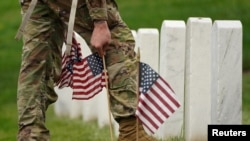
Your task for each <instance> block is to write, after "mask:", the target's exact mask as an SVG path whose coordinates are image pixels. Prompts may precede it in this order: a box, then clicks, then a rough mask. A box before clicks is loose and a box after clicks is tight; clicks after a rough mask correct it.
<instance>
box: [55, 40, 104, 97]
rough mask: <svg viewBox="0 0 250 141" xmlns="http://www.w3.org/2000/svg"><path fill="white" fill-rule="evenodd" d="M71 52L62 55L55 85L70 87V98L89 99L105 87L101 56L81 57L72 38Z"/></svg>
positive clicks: (77, 44)
mask: <svg viewBox="0 0 250 141" xmlns="http://www.w3.org/2000/svg"><path fill="white" fill-rule="evenodd" d="M72 43H73V45H72V47H71V54H70V55H69V56H66V55H65V54H64V55H63V60H62V73H61V77H60V80H59V81H58V83H57V85H58V88H59V89H61V88H64V87H71V88H72V89H73V96H72V99H79V100H86V99H90V98H92V97H93V96H95V95H96V94H98V93H99V92H101V91H102V88H103V87H105V86H106V85H105V75H104V70H103V63H102V59H101V57H100V56H99V55H98V54H97V53H94V54H91V55H89V56H87V57H86V58H84V59H82V54H81V47H80V44H79V43H77V41H76V39H75V38H73V40H72Z"/></svg>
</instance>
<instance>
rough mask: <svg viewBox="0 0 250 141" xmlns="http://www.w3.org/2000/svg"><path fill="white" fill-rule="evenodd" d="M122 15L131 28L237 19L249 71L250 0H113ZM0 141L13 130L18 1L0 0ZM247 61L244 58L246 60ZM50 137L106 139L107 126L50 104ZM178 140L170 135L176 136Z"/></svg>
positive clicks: (247, 100)
mask: <svg viewBox="0 0 250 141" xmlns="http://www.w3.org/2000/svg"><path fill="white" fill-rule="evenodd" d="M117 2H118V4H119V8H120V10H121V15H122V16H123V19H124V20H125V21H126V22H127V24H128V25H129V26H130V27H131V29H136V30H137V29H138V28H142V27H143V28H145V27H149V28H158V29H160V27H161V24H162V21H163V20H184V21H187V19H188V18H189V17H210V18H211V19H212V20H240V21H241V22H242V25H243V32H244V33H243V46H244V47H243V69H244V71H247V70H250V61H249V60H250V48H249V45H250V26H249V25H250V14H248V13H249V12H248V9H249V8H250V1H249V0H155V1H152V0H117ZM0 12H1V18H0V33H1V34H0V90H1V94H0V111H1V114H0V140H1V141H2V140H3V141H13V140H15V138H16V132H17V111H16V87H17V78H18V71H19V66H20V57H21V48H22V43H21V41H17V40H14V37H15V34H16V30H17V28H18V26H19V24H20V20H21V16H20V7H19V4H18V0H1V1H0ZM247 60H248V61H247ZM242 110H243V123H244V124H250V73H249V72H248V73H247V72H245V73H244V75H243V107H242ZM47 126H48V127H49V129H51V134H52V136H51V140H52V141H79V140H83V139H84V141H93V140H95V141H98V140H101V141H105V140H109V128H108V127H105V128H103V129H99V128H97V124H96V122H94V121H93V122H88V123H84V122H82V121H81V120H80V119H78V120H70V119H67V118H65V117H57V116H55V114H54V112H53V107H50V108H49V111H48V114H47ZM178 140H180V139H173V141H178Z"/></svg>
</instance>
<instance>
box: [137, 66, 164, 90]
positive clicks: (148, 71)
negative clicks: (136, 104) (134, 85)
mask: <svg viewBox="0 0 250 141" xmlns="http://www.w3.org/2000/svg"><path fill="white" fill-rule="evenodd" d="M140 72H141V73H140V88H141V92H142V93H144V94H145V93H146V92H147V91H148V90H149V88H150V87H151V86H152V85H153V84H154V83H155V81H156V80H157V79H158V78H159V75H158V73H157V72H155V71H154V70H153V69H152V68H151V67H150V66H149V65H148V64H145V63H140Z"/></svg>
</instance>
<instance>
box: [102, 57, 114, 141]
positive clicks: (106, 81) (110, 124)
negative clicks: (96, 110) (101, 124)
mask: <svg viewBox="0 0 250 141" xmlns="http://www.w3.org/2000/svg"><path fill="white" fill-rule="evenodd" d="M102 63H103V70H104V77H105V83H106V90H107V100H108V109H109V110H108V111H109V130H110V138H111V141H114V139H113V137H114V136H113V129H112V122H111V111H110V96H109V85H108V75H107V68H106V63H105V57H104V55H103V54H102Z"/></svg>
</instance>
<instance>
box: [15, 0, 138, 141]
mask: <svg viewBox="0 0 250 141" xmlns="http://www.w3.org/2000/svg"><path fill="white" fill-rule="evenodd" d="M30 1H31V0H22V1H21V6H22V12H23V13H25V12H26V10H27V8H28V6H29V3H30ZM70 6H71V0H39V1H38V4H37V5H36V7H35V9H34V11H33V12H32V15H31V18H30V19H29V20H28V21H27V24H26V25H25V29H24V33H23V53H22V63H21V68H20V74H19V79H18V92H17V107H18V124H19V132H18V137H17V140H18V141H33V140H38V141H48V140H49V137H50V135H49V130H48V129H47V128H46V126H45V112H46V110H47V108H48V106H49V105H50V104H52V103H54V102H55V101H56V100H57V94H56V93H55V91H54V84H55V83H56V82H57V81H58V79H59V78H58V77H59V76H60V72H61V59H62V58H61V54H62V49H61V48H62V45H63V42H64V41H65V37H64V35H65V33H66V32H67V31H66V30H67V22H68V20H69V17H68V16H69V12H70ZM94 20H107V22H108V25H109V28H110V31H111V36H112V41H111V43H110V45H109V46H108V47H107V50H106V55H105V59H106V65H107V69H108V74H109V83H110V84H109V87H110V88H109V93H110V95H111V97H110V98H111V99H110V101H111V112H112V114H113V116H114V118H121V117H128V116H131V115H134V114H135V109H136V104H137V96H136V95H137V79H138V78H137V77H138V76H137V71H138V70H137V60H136V56H135V52H134V45H135V42H134V38H133V36H132V34H131V31H130V29H129V28H128V26H127V25H126V24H125V23H124V21H123V20H122V18H121V17H120V15H119V12H118V10H117V5H116V3H115V2H114V0H79V1H78V6H77V13H76V18H75V28H74V30H75V31H76V32H77V33H78V34H79V35H81V36H82V37H83V38H84V39H85V41H86V42H87V44H88V45H89V42H90V38H91V34H92V31H93V28H94V26H93V21H94ZM90 49H91V51H92V52H95V51H96V50H95V48H92V47H91V46H90ZM59 96H60V95H59Z"/></svg>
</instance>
